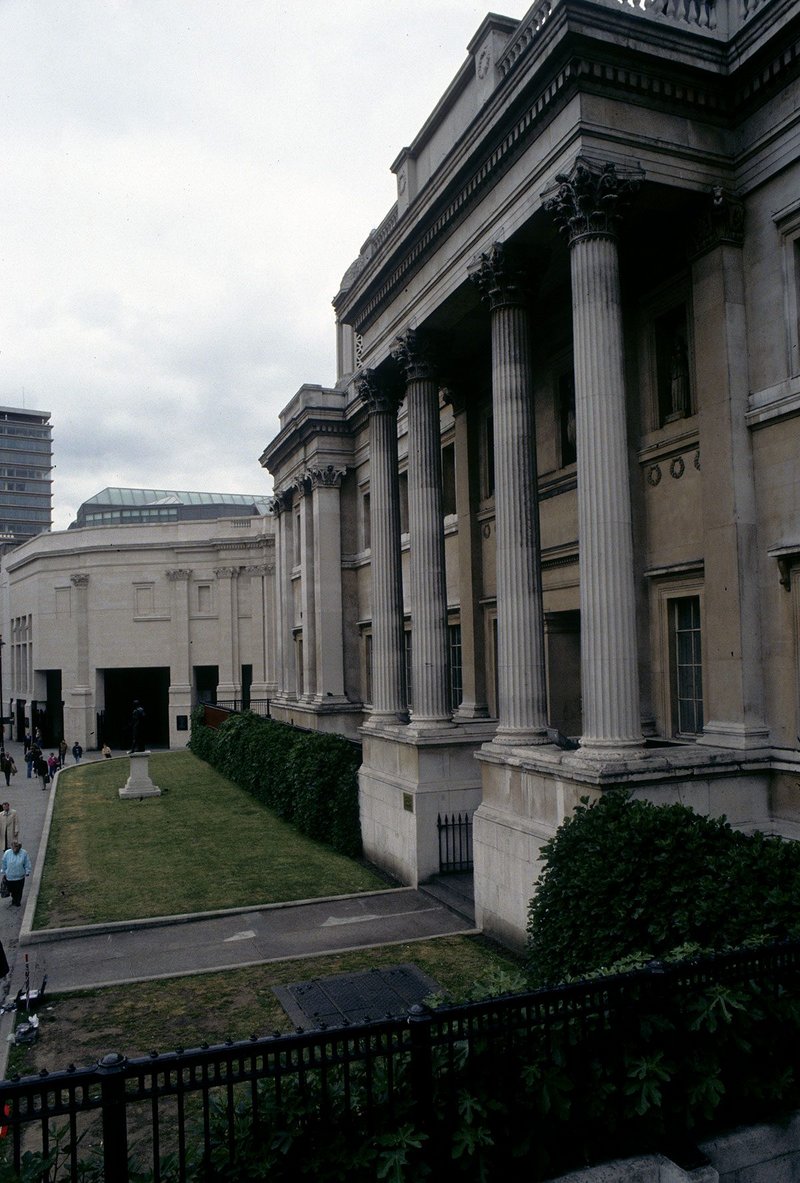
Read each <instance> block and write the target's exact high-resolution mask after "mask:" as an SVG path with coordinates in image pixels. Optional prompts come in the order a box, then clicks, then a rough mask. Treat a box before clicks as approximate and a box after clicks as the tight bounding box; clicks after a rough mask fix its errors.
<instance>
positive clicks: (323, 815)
mask: <svg viewBox="0 0 800 1183" xmlns="http://www.w3.org/2000/svg"><path fill="white" fill-rule="evenodd" d="M189 747H190V748H191V750H192V751H193V752H194V754H195V755H196V756H198V757H199V758H200V759H201V760H205V761H206V763H208V764H210V765H211V766H212V767H213V768H216V769H217V771H218V772H221V773H222V775H223V776H226V777H227V778H228V779H229V780H232V781H233V782H234V784H237V785H238V786H239V787H240V788H241V789H244V790H245V791H246V792H248V793H251V794H252V795H253V796H254V797H255V798H256V800H258V801H261V802H262V803H263V804H264V805H266V806H268V807H269V808H270V809H271V810H273V812H274V813H276V814H277V815H278V817H281V818H283V819H284V820H286V821H288V822H291V823H292V824H293V825H295V826H296V827H297V829H298V830H300V832H301V833H303V834H307V835H308V836H309V837H310V838H315V839H316V840H317V841H319V842H325V843H326V844H327V845H328V846H331V847H333V849H334V850H336V851H338V852H339V853H340V854H346V855H348V856H349V857H351V858H357V857H358V856H359V855H360V854H361V827H360V824H359V817H358V769H359V766H360V764H361V750H360V748H359V747H358V746H357V745H355V744H352V743H350V742H349V741H348V740H346V739H343V738H342V737H341V736H340V735H328V734H325V733H323V732H319V731H311V732H308V731H298V730H297V728H295V727H290V726H288V725H287V724H285V723H276V722H274V721H273V720H272V719H262V718H261V717H260V716H258V715H253V714H250V713H249V712H245V713H244V714H242V715H231V716H230V718H228V719H226V721H225V722H224V723H223V724H222V726H221V727H218V728H216V729H214V728H211V727H206V726H205V724H204V722H203V710H202V708H199V709H198V710H197V711H195V713H194V714H193V716H192V736H191V740H190V743H189Z"/></svg>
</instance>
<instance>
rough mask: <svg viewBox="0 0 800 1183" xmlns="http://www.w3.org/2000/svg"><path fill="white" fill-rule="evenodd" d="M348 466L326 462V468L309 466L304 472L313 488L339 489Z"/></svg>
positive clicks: (305, 478) (304, 476)
mask: <svg viewBox="0 0 800 1183" xmlns="http://www.w3.org/2000/svg"><path fill="white" fill-rule="evenodd" d="M346 472H347V469H346V468H337V467H336V466H335V465H334V464H326V465H325V466H324V468H308V469H306V471H305V472H304V473H303V479H304V481H307V482H308V483H309V484H310V486H311V488H312V489H320V488H322V489H338V488H339V487H340V486H341V483H342V479H343V477H344V474H345V473H346Z"/></svg>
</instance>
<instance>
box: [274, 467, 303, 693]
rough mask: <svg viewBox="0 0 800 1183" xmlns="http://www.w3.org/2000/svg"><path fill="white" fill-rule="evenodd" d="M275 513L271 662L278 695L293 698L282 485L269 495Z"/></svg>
mask: <svg viewBox="0 0 800 1183" xmlns="http://www.w3.org/2000/svg"><path fill="white" fill-rule="evenodd" d="M272 512H273V515H274V517H275V525H276V540H275V585H276V587H275V666H276V672H275V676H276V680H277V684H278V685H277V692H278V697H279V698H280V699H283V700H285V701H293V700H294V699H295V698H296V697H297V671H296V667H295V653H294V641H293V638H292V626H293V624H294V608H293V601H292V559H293V555H294V545H293V538H292V525H293V523H292V493H291V490H288V489H284V490H282V491H281V492H280V493H276V494H275V496H274V497H273V499H272Z"/></svg>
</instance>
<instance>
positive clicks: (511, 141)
mask: <svg viewBox="0 0 800 1183" xmlns="http://www.w3.org/2000/svg"><path fill="white" fill-rule="evenodd" d="M765 8H766V9H769V5H765ZM632 20H636V21H637V23H636V26H635V27H634V26H632V24H631V23H630V22H631V21H632ZM621 21H622V24H621V23H620V22H621ZM626 22H627V23H626ZM545 30H546V36H545ZM623 32H624V34H625V36H622V35H621V34H622V33H623ZM739 36H742V34H741V33H740V34H739ZM787 40H788V42H790V44H787ZM735 44H736V38H733V39H731V40H730V41H725V40H724V39H722V38H720V37H719V36H718V35H717V36H711V35H710V34H709V33H708V32H707V31H706V32H702V31H692V30H691V29H689V30H687V29H685V28H683V27H681V26H679V25H678V24H677V23H676V24H670V23H669V22H666V21H665V22H659V21H657V20H655V19H653V18H648V17H642V18H641V19H639V18H637V17H636V15H635V14H633V13H628V12H626V11H625V10H624V9H623V8H620V10H619V11H616V10H614V9H613V8H611V7H608V6H606V5H603V4H601V3H597V0H560V2H559V3H553V4H552V12H551V14H550V16H549V19H548V21H547V22H546V25H544V26H543V28H542V37H541V39H540V41H537V40H536V39H533V40H532V41H531V42H530V43H529V45H528V46H527V48H526V49H525V52H524V54H520V56H519V57H518V58H517V59H516V60H515V61H514V63H513V71H511V72H510V73H509V75H508V78H509V79H511V78H512V77H513V78H514V79H515V84H516V85H517V97H516V98H515V99H514V101H513V102H512V103H511V104H510V106H509V108H508V110H507V111H506V112H502V113H499V112H497V111H495V113H494V115H493V116H492V115H491V114H486V113H484V112H482V113H481V116H479V117H478V119H479V121H480V126H479V125H478V121H476V123H475V125H474V126H473V128H472V129H468V131H467V133H465V135H464V136H463V137H462V138H461V140H460V141H459V142H458V143H457V144H455V145H454V148H453V151H452V153H451V157H448V159H447V160H445V162H443V164H442V166H441V167H440V170H439V172H438V173H437V174H436V175H435V176H434V178H432V180H431V181H430V182H429V184H428V185H427V186H426V188H425V189H424V190H423V191H422V193H421V194H420V195H419V197H418V198H417V199H416V201H415V202H414V203H413V204H412V206H411V207H410V209H409V211H408V212H407V214H406V215H405V216H404V217H402V218H401V219H400V220H399V221H398V222H397V223H395V224H393V225H392V226H391V231H390V233H387V235H386V236H385V240H384V243H383V245H382V247H381V249H374V250H373V253H372V255H371V257H370V258H369V259H367V260H366V261H365V263H364V266H363V267H362V268H361V270H360V272H359V274H358V276H357V278H356V279H355V280H354V282H353V284H352V286H351V287H350V289H349V290H348V291H347V292H342V293H340V298H337V301H336V304H337V314H338V317H339V319H340V320H342V321H344V322H346V323H348V324H350V325H352V326H353V327H354V329H355V330H356V331H357V332H360V333H364V332H366V331H367V330H368V329H369V327H370V326H371V325H372V324H373V323H374V322H375V320H376V319H377V317H378V316H379V315H380V314H381V312H382V311H383V309H384V308H385V307H386V305H387V304H388V303H390V302H391V300H392V299H393V298H394V297H395V295H396V293H398V292H399V291H401V290H402V288H403V287H404V286H405V285H406V284H407V283H408V282H409V280H410V279H411V277H412V276H413V275H414V274H415V272H416V271H417V270H419V268H420V267H421V266H422V265H423V264H424V263H425V262H426V261H427V260H428V259H429V258H430V256H431V255H432V254H433V253H434V252H435V250H436V249H438V247H439V245H440V244H441V242H442V241H443V240H444V239H445V238H446V237H447V236H448V235H449V234H450V233H451V232H452V231H453V230H454V229H455V228H456V227H457V226H458V225H459V223H460V222H461V221H462V220H463V218H464V217H466V216H467V214H468V213H469V212H470V211H471V210H472V209H473V208H474V207H475V206H476V205H477V204H478V202H479V201H480V200H482V198H483V195H484V194H485V192H486V191H487V190H488V189H490V188H491V187H492V186H493V185H495V184H496V183H497V181H498V180H499V179H500V178H501V177H502V176H503V174H504V173H505V172H506V171H507V169H508V168H510V167H511V166H512V164H513V163H514V161H515V160H516V159H517V158H518V156H519V155H520V154H521V153H522V152H523V151H525V150H526V149H527V148H528V147H529V145H530V144H531V143H532V141H533V140H535V138H536V137H537V136H538V135H539V134H540V133H541V131H542V130H543V128H544V127H545V126H546V124H547V123H548V122H549V120H550V119H551V118H552V117H553V116H554V115H555V113H556V112H557V111H558V109H560V107H561V106H563V104H564V103H565V102H566V101H567V100H568V99H569V98H570V97H571V96H572V95H573V94H575V93H577V92H580V91H581V90H585V91H587V92H592V93H597V92H598V91H600V92H602V93H603V94H604V95H609V96H619V97H621V98H623V99H627V100H628V101H635V102H636V103H637V104H645V105H648V106H652V107H654V108H656V109H660V110H667V111H674V112H675V113H676V114H678V115H680V116H681V118H685V117H686V115H687V113H689V114H691V113H693V112H696V113H697V116H698V117H699V118H702V120H703V122H704V123H711V124H715V123H716V124H718V125H720V126H722V127H725V126H731V125H732V124H733V123H734V121H735V117H736V114H737V112H738V111H740V110H741V109H742V108H743V107H746V106H747V105H752V104H754V103H757V102H763V101H766V99H767V97H768V94H767V89H768V88H769V93H772V92H774V90H775V89H777V88H779V87H780V86H782V85H784V84H785V80H786V78H787V77H788V76H789V75H790V73H793V72H798V71H800V34H798V35H797V36H793V35H792V31H791V29H789V30H788V32H787V29H784V30H782V32H781V35H780V36H776V39H775V44H774V46H773V49H772V51H769V47H767V48H766V49H765V50H764V51H763V52H761V51H760V52H759V53H758V54H756V55H754V57H753V58H752V59H750V60H747V61H744V62H742V61H740V60H739V59H738V58H737V57H736V54H735ZM667 51H668V52H667ZM526 71H527V72H529V74H530V77H529V78H527V79H523V77H522V76H523V75H524V74H525V72H526ZM501 91H502V94H500V93H499V92H501ZM509 93H510V91H509V88H508V87H505V88H504V86H503V84H502V83H501V85H500V86H499V87H498V92H496V94H495V95H494V96H493V99H492V101H493V102H495V100H497V102H500V101H502V99H503V98H504V97H505V98H506V99H507V98H508V96H509ZM492 119H494V122H491V120H492ZM470 133H471V134H472V143H471V144H470V143H469V142H468V139H469V136H470ZM464 151H466V152H467V153H468V161H467V163H465V164H464V165H463V166H462V167H461V168H460V170H459V171H458V172H457V173H456V174H454V175H452V176H451V177H450V178H449V179H448V175H447V174H448V166H449V167H450V168H452V163H453V160H452V159H451V158H453V157H454V158H457V157H458V155H459V152H462V153H463V152H464ZM731 163H732V165H733V164H734V163H735V162H734V161H732V162H731ZM442 186H443V187H442ZM426 202H427V207H426Z"/></svg>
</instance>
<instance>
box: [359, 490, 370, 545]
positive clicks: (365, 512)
mask: <svg viewBox="0 0 800 1183" xmlns="http://www.w3.org/2000/svg"><path fill="white" fill-rule="evenodd" d="M371 546H372V518H371V517H370V508H369V493H365V494H364V495H363V497H362V498H361V549H362V550H369V549H370V547H371Z"/></svg>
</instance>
